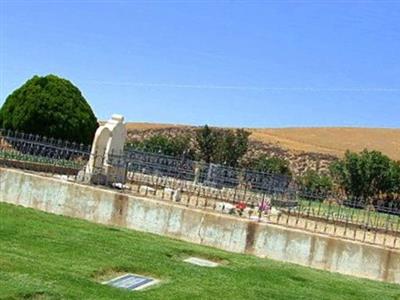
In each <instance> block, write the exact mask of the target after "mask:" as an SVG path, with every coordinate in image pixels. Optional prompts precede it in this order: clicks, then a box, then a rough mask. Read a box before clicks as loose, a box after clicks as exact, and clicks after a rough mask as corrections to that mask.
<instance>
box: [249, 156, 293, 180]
mask: <svg viewBox="0 0 400 300" xmlns="http://www.w3.org/2000/svg"><path fill="white" fill-rule="evenodd" d="M246 167H247V168H249V169H252V170H256V171H259V172H266V173H273V174H280V175H286V176H292V172H291V171H290V167H289V162H288V161H287V160H286V159H283V158H279V157H268V156H267V155H265V154H263V155H261V156H259V157H257V158H255V159H252V160H251V161H250V162H249V163H248V165H247V166H246Z"/></svg>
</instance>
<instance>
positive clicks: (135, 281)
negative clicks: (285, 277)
mask: <svg viewBox="0 0 400 300" xmlns="http://www.w3.org/2000/svg"><path fill="white" fill-rule="evenodd" d="M157 283H158V280H156V279H153V278H150V277H145V276H142V275H137V274H125V275H122V276H119V277H117V278H114V279H111V280H109V281H106V282H103V284H106V285H109V286H112V287H116V288H120V289H128V290H131V291H138V290H142V289H144V288H147V287H149V286H152V285H155V284H157Z"/></svg>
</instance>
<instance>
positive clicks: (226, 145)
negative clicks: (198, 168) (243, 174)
mask: <svg viewBox="0 0 400 300" xmlns="http://www.w3.org/2000/svg"><path fill="white" fill-rule="evenodd" d="M249 135H250V133H249V132H247V131H246V130H244V129H236V130H235V131H234V130H231V129H219V128H211V127H209V126H207V125H205V126H204V127H202V128H200V129H198V130H197V132H196V141H197V146H198V150H199V158H200V159H201V160H203V161H205V162H207V163H210V162H212V163H217V164H222V165H227V166H230V167H237V166H238V165H239V162H240V159H241V158H242V157H243V156H244V155H245V154H246V152H247V149H248V146H249Z"/></svg>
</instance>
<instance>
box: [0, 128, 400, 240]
mask: <svg viewBox="0 0 400 300" xmlns="http://www.w3.org/2000/svg"><path fill="white" fill-rule="evenodd" d="M91 155H94V156H95V157H94V158H95V159H100V160H101V161H103V162H104V161H105V160H106V159H107V164H108V165H111V166H113V167H114V168H116V169H118V170H119V172H116V173H115V175H111V176H116V177H115V178H110V175H109V174H108V176H103V175H104V172H105V170H104V169H103V168H98V169H96V170H93V173H95V174H97V175H99V176H100V178H105V179H104V181H97V182H96V183H97V184H98V183H101V184H104V185H108V186H109V187H114V188H118V189H122V190H125V192H129V193H132V194H136V195H141V196H151V197H154V198H158V199H161V200H165V201H174V202H176V203H179V204H181V205H185V206H190V207H196V208H202V209H206V210H212V211H216V212H219V213H227V214H231V215H236V216H239V217H242V218H249V219H253V220H256V221H260V222H270V223H275V224H280V225H284V226H290V227H296V228H301V229H303V230H307V231H311V232H317V233H321V234H326V235H334V236H340V237H342V238H347V239H352V240H357V241H362V242H368V243H373V244H379V245H384V246H386V247H393V248H400V241H399V237H400V203H399V202H398V201H397V202H396V201H391V202H388V201H386V202H382V203H379V204H375V205H371V204H369V203H366V202H365V201H364V200H363V199H348V198H346V197H344V196H343V195H340V194H333V193H316V192H311V191H307V190H305V189H303V188H301V187H300V186H298V185H297V183H296V182H295V181H294V180H293V179H292V178H290V177H288V176H284V175H279V174H274V173H266V172H257V171H253V170H246V169H240V168H231V167H227V166H221V165H215V164H206V163H202V162H198V161H193V160H189V159H186V158H185V157H179V158H176V157H170V156H166V155H160V154H156V153H146V152H142V151H138V150H129V151H125V152H123V153H119V154H118V155H116V154H111V155H109V156H108V157H107V158H105V157H103V156H102V155H100V154H96V153H95V154H90V147H88V146H84V145H77V144H74V143H70V142H64V141H61V140H55V139H48V138H42V137H39V136H34V135H29V134H28V135H27V134H23V133H16V132H12V131H5V130H0V165H2V166H6V167H13V168H20V169H26V170H31V171H37V172H42V173H46V174H50V175H52V174H57V175H64V176H66V178H67V179H68V180H70V181H81V180H82V178H85V176H86V175H87V174H85V172H86V168H85V166H86V164H87V162H88V161H89V159H90V157H91ZM102 176H103V177H102Z"/></svg>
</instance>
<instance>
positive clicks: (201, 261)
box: [184, 257, 219, 268]
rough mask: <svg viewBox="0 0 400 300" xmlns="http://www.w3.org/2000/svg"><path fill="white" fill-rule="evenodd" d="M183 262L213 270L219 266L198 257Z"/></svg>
mask: <svg viewBox="0 0 400 300" xmlns="http://www.w3.org/2000/svg"><path fill="white" fill-rule="evenodd" d="M184 262H187V263H189V264H192V265H196V266H200V267H208V268H215V267H218V266H219V264H218V263H216V262H214V261H211V260H207V259H203V258H198V257H189V258H187V259H185V260H184Z"/></svg>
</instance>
